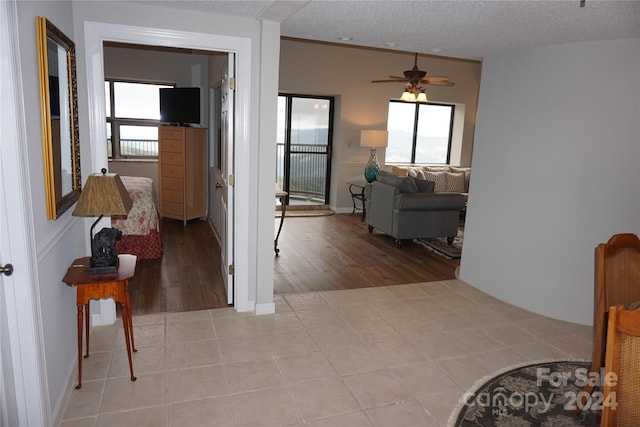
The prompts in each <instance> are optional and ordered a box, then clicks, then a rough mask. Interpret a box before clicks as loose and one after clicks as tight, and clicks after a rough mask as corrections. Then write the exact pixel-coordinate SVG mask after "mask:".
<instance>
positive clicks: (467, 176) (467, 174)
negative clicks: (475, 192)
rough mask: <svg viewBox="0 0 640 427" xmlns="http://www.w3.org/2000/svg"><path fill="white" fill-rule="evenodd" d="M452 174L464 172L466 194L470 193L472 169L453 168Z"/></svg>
mask: <svg viewBox="0 0 640 427" xmlns="http://www.w3.org/2000/svg"><path fill="white" fill-rule="evenodd" d="M451 172H456V173H460V172H464V192H465V193H468V192H469V181H471V168H463V167H454V166H451Z"/></svg>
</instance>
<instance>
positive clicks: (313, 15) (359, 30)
mask: <svg viewBox="0 0 640 427" xmlns="http://www.w3.org/2000/svg"><path fill="white" fill-rule="evenodd" d="M145 3H151V4H156V5H161V6H167V7H179V8H181V9H193V10H199V11H211V12H215V13H220V14H228V15H238V16H245V17H253V18H258V19H271V20H276V21H280V22H282V26H281V34H282V35H283V36H287V37H295V38H302V39H309V40H316V41H324V42H333V43H344V44H352V45H358V46H367V47H375V48H383V49H394V50H401V51H408V52H419V53H427V54H437V55H442V56H450V57H456V58H466V59H475V60H481V59H482V58H486V57H488V56H492V55H496V54H500V53H502V52H506V51H515V50H522V49H529V48H533V47H538V46H546V45H551V44H559V43H567V42H577V41H588V40H606V39H624V38H640V1H638V0H632V1H612V0H605V1H601V0H600V1H596V0H586V2H585V6H584V7H580V1H579V0H561V1H551V0H528V1H511V0H502V1H467V0H457V1H444V0H440V1H432V0H422V1H402V0H388V1H358V0H353V1H331V0H310V1H291V0H285V1H189V0H185V1H164V0H160V1H153V0H152V1H145ZM343 36H344V37H351V38H353V40H351V41H341V40H339V37H343ZM387 43H393V45H387Z"/></svg>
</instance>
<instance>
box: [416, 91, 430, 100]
mask: <svg viewBox="0 0 640 427" xmlns="http://www.w3.org/2000/svg"><path fill="white" fill-rule="evenodd" d="M416 101H418V102H427V101H428V99H427V93H426V92H420V93H419V94H418V97H417V98H416Z"/></svg>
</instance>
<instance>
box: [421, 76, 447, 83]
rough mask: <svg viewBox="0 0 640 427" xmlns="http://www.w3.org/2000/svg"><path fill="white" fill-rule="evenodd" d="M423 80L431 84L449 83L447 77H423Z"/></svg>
mask: <svg viewBox="0 0 640 427" xmlns="http://www.w3.org/2000/svg"><path fill="white" fill-rule="evenodd" d="M421 80H429V81H430V82H448V81H449V77H445V76H426V77H423V78H422V79H421Z"/></svg>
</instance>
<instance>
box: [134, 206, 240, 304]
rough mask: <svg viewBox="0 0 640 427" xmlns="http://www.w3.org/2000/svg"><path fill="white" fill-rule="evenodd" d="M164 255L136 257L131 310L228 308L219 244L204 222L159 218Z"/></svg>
mask: <svg viewBox="0 0 640 427" xmlns="http://www.w3.org/2000/svg"><path fill="white" fill-rule="evenodd" d="M162 244H163V254H162V258H159V259H141V260H138V265H137V268H136V275H135V277H134V278H133V280H132V281H131V287H130V292H131V306H132V308H131V312H132V313H133V315H134V316H136V315H141V314H149V313H161V312H181V311H193V310H203V309H210V308H222V307H228V305H227V296H226V292H225V289H224V285H223V283H222V274H221V271H220V247H219V246H218V243H217V241H216V239H215V237H214V235H213V232H212V231H211V228H210V226H209V224H208V223H207V221H201V220H191V221H189V222H187V226H186V227H185V226H183V224H182V221H179V220H174V219H167V218H164V219H163V220H162Z"/></svg>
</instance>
